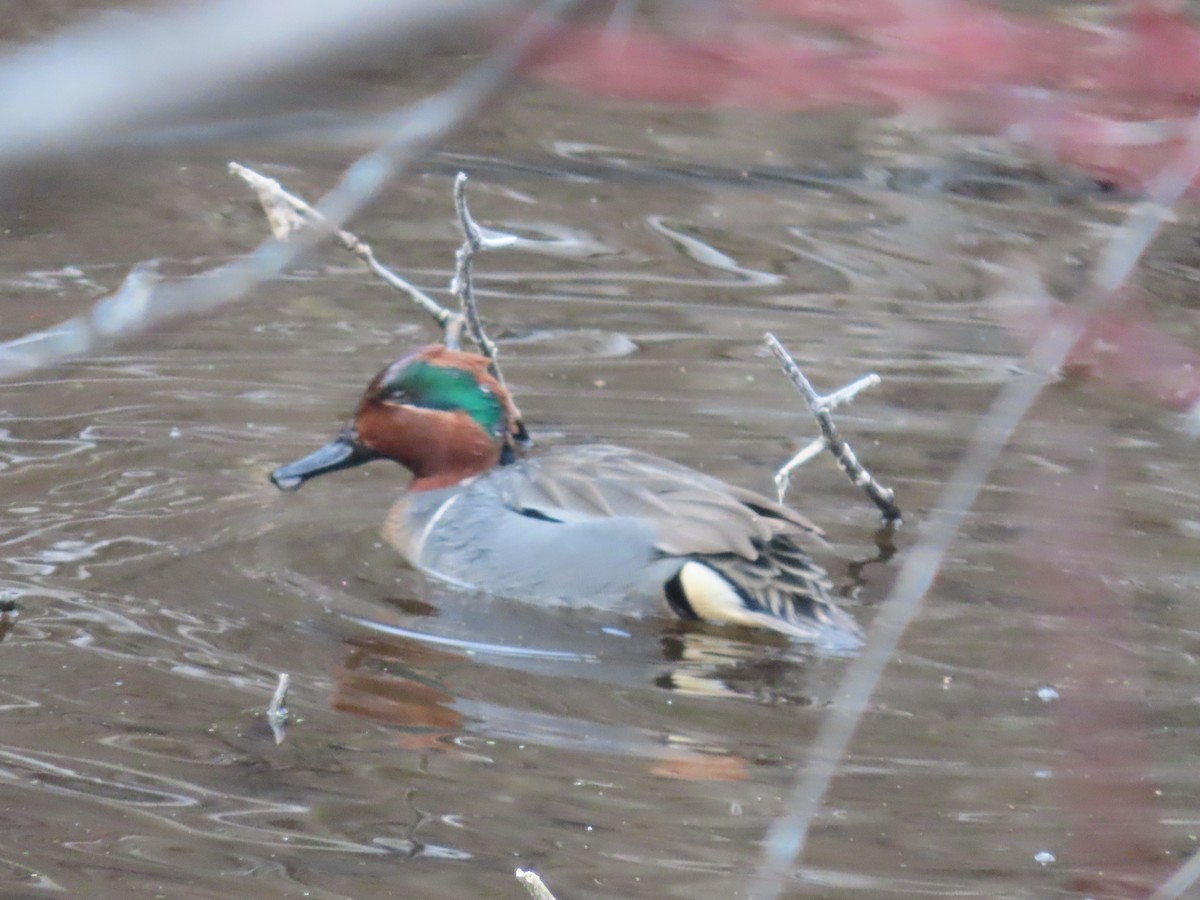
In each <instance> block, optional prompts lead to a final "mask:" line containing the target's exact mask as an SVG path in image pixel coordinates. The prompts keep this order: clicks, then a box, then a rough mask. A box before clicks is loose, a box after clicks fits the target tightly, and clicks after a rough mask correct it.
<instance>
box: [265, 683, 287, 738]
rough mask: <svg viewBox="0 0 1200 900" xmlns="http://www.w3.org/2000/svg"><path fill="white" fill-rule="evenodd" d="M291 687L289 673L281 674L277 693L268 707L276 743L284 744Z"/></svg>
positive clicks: (269, 720)
mask: <svg viewBox="0 0 1200 900" xmlns="http://www.w3.org/2000/svg"><path fill="white" fill-rule="evenodd" d="M290 686H291V678H290V677H289V676H288V673H287V672H280V673H279V684H277V685H275V693H274V695H273V696H272V697H271V702H270V704H269V705H268V706H267V724H268V725H270V726H271V733H272V734H274V735H275V743H276V744H282V743H283V738H284V732H285V729H286V727H287V723H288V708H287V696H288V688H289V687H290Z"/></svg>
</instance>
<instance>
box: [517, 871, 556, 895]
mask: <svg viewBox="0 0 1200 900" xmlns="http://www.w3.org/2000/svg"><path fill="white" fill-rule="evenodd" d="M516 874H517V881H519V882H521V884H523V885H524V886H525V890H527V891H528V892H529V896H530V897H532V898H533V900H554V895H553V894H552V893H550V888H548V887H546V885H545V883H544V882H543V881H542V879H541V878H540V877H539V876H538V873H537V872H531V871H530V870H529V869H517V873H516Z"/></svg>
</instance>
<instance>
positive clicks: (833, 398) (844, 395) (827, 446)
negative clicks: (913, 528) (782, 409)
mask: <svg viewBox="0 0 1200 900" xmlns="http://www.w3.org/2000/svg"><path fill="white" fill-rule="evenodd" d="M763 340H764V341H766V343H767V346H768V347H770V348H771V352H772V353H774V354H775V358H776V359H777V360H779V364H780V365H781V366H783V372H784V374H785V375H787V377H788V379H789V380H790V381H791V382H792V384H793V385H795V387H796V390H798V391H799V392H800V396H802V397H803V398H804V402H805V403H807V404H808V409H809V411H810V412H811V413H812V414H813V418H814V419H816V420H817V425H818V426H820V429H821V437H820V438H819V439H817V440H816V441H813V442H812V443H811V444H809V445H808V446H807V447H805V448H804V449H803V450H801V451H800V452H799V453H797V454H796V455H795V456H793V457H792V458H791V459H790V460H788V461H787V462H786V463H784V465H783V467H782V468H780V470H779V471H778V472H776V473H775V487H776V488H777V489H778V490H779V500H780V502H783V495H784V494H785V493H786V492H787V489H788V485H789V484H790V482H791V477H792V472H794V471H795V470H796V469H797V468H798V467H800V466H802V465H803V464H804V463H806V462H808V461H809V460H810V459H812V458H813V457H814V456H816V455H817V454H818V453H820V452H821V451H822V450H828V451H829V452H830V453H831V454H833V458H834V459H835V460H837V464H838V467H839V468H840V469H841V470H842V471H843V472H845V473H846V477H848V478H849V479H850V481H851V482H853V483H854V485H855V486H856V487H860V488H862V489H863V490H864V491H865V492H866V494H867V496H868V497H870V498H871V502H872V503H874V504H875V505H876V506H877V507H879V511H880V512H882V513H883V518H884V521H885V522H899V521H900V507H899V506H897V505H896V492H895V491H893V490H891V489H890V488H885V487H884V486H883V485H882V484H880V483H879V482H878V481H877V480H876V478H875V476H874V475H872V474H871V473H870V472H868V471H867V469H866V467H865V466H863V464H862V463H860V462H859V461H858V457H857V456H855V455H854V451H853V450H852V449H850V445H849V444H848V443H846V441H845V440H843V439H842V437H841V435H839V434H838V430H837V425H836V424H834V421H833V414H832V411H833V410H834V409H835V408H837V407H838V406H841V405H842V404H843V403H849V402H850V401H851V400H853V399H854V398H855V397H856V396H857V395H858V394H859V393H860V392H861V391H863V390H865V389H867V388H869V387H874V386H875V385H877V384H880V383H881V382H882V380H883V379H881V378H880V377H879V376H878V375H876V374H874V373H871V374H870V375H864V376H863V377H862V378H860V379H858V380H857V381H855V382H853V383H851V384H848V385H846V386H845V387H844V388H841V389H839V390H836V391H834V392H833V393H832V394H830V395H828V396H827V397H822V396H821V395H820V394H818V393H817V391H816V389H815V388H814V387H813V386H812V383H811V382H810V381H809V380H808V379H807V378H806V377H805V376H804V373H803V372H802V371H800V367H799V366H798V365H796V360H795V359H793V358H792V355H791V354H790V353H788V352H787V349H786V348H785V347H784V346H783V344H781V343H780V342H779V339H778V338H777V337H775V335H773V334H771V332H769V331H768V332H767V333H766V334H765V335H763Z"/></svg>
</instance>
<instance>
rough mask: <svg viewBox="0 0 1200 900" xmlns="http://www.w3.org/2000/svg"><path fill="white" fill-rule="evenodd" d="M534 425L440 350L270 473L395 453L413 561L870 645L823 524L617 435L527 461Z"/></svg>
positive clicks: (291, 476)
mask: <svg viewBox="0 0 1200 900" xmlns="http://www.w3.org/2000/svg"><path fill="white" fill-rule="evenodd" d="M519 428H520V425H519V421H518V419H517V416H516V409H515V407H514V406H513V403H512V400H511V398H510V397H509V395H508V393H507V391H506V390H505V389H504V387H503V386H502V385H501V384H500V383H499V382H497V381H496V379H494V378H493V377H492V376H491V375H489V374H488V372H487V360H486V359H484V358H483V357H482V356H478V355H475V354H470V353H461V352H457V351H451V350H447V349H445V348H443V347H440V346H434V347H427V348H425V349H423V350H421V351H419V352H417V353H414V354H413V355H411V356H408V357H406V358H404V359H401V360H399V361H397V362H394V363H392V364H391V365H389V366H388V367H387V368H385V369H384V370H383V371H382V372H380V373H379V374H378V375H376V376H375V378H374V379H373V380H372V381H371V383H370V384H369V385H368V386H367V389H366V392H365V394H364V395H363V398H362V400H361V402H360V403H359V406H358V411H357V412H356V413H355V417H354V421H353V422H352V423H351V424H350V425H349V426H348V427H347V428H346V429H345V430H344V431H343V432H342V433H341V434H340V435H339V436H338V437H337V438H335V439H334V441H333V442H332V443H330V444H328V445H327V446H325V447H324V448H322V449H320V450H318V451H316V452H315V453H313V454H311V455H309V456H307V457H305V458H304V459H301V460H298V461H297V462H294V463H290V464H289V465H285V466H281V467H279V468H278V469H276V470H275V471H274V472H273V473H272V474H271V480H272V481H273V482H274V483H275V484H276V485H277V486H278V487H280V488H283V489H285V490H286V489H294V488H296V487H299V486H300V484H301V483H302V482H304V481H305V480H307V479H309V478H312V477H314V476H316V475H320V474H322V473H325V472H332V471H335V470H337V469H344V468H348V467H350V466H356V465H359V464H360V463H364V462H368V461H370V460H372V459H380V458H388V459H393V460H395V461H396V462H399V463H401V464H402V465H404V466H405V467H406V468H408V469H409V470H410V471H411V472H412V473H413V476H414V477H413V480H412V483H411V484H410V485H409V489H408V492H407V493H406V494H405V495H404V497H402V498H401V500H400V501H399V503H397V504H396V506H395V507H394V508H393V510H392V512H391V514H390V515H389V516H388V521H387V525H386V526H385V529H384V533H385V535H386V536H387V538H388V539H389V540H390V541H391V542H392V543H393V544H394V545H395V546H396V548H397V549H399V551H400V552H401V553H403V554H404V556H405V557H407V558H408V560H409V561H410V562H412V564H413V565H414V566H416V567H417V568H419V569H422V570H424V571H426V572H429V573H431V574H433V575H436V576H438V577H441V578H444V579H446V580H449V581H452V582H455V583H457V584H460V585H463V586H466V587H471V588H475V589H478V590H482V591H486V592H488V593H491V594H495V595H497V596H504V597H513V598H517V599H522V600H531V601H537V602H543V603H556V604H570V605H587V606H600V607H607V608H612V609H618V610H621V611H623V612H636V611H644V610H645V609H647V608H648V607H649V608H652V607H653V606H665V607H669V608H670V609H671V610H673V611H674V612H675V613H676V614H677V615H679V616H680V617H681V618H684V619H704V620H706V621H709V622H715V623H722V624H738V625H751V626H757V627H763V628H771V629H774V630H775V631H780V632H783V633H784V634H787V635H789V636H791V637H795V638H800V639H804V640H821V641H822V642H827V643H831V644H835V645H840V646H847V645H857V644H858V643H859V642H860V639H861V632H860V630H859V628H858V626H857V625H856V624H855V622H854V621H853V619H851V618H850V617H849V616H848V615H847V614H846V613H844V612H843V611H842V610H841V609H839V608H838V607H837V606H836V605H834V603H833V601H832V600H831V599H830V597H829V591H828V580H827V578H826V575H825V573H824V571H823V570H822V569H820V568H819V567H818V566H816V565H815V564H814V563H813V562H812V561H811V560H810V559H809V557H808V554H807V553H806V552H805V551H804V550H803V549H802V548H801V547H800V545H799V543H798V541H799V540H800V539H801V538H802V537H813V536H816V535H819V534H820V530H819V529H818V528H817V527H816V526H815V525H813V524H812V523H811V522H809V521H808V520H807V519H805V518H804V517H803V516H801V515H799V514H797V513H795V512H792V511H791V510H789V509H787V508H786V507H784V506H781V505H779V504H778V503H775V502H774V501H772V500H769V499H768V498H766V497H764V496H762V495H760V494H756V493H754V492H753V491H748V490H745V489H743V488H738V487H733V486H732V485H728V484H725V483H724V482H722V481H718V480H717V479H715V478H711V477H709V476H707V475H704V474H702V473H700V472H697V471H695V470H693V469H689V468H686V467H684V466H681V465H678V464H677V463H673V462H669V461H668V460H665V459H661V458H659V457H655V456H651V455H649V454H646V453H640V452H638V451H635V450H628V449H625V448H621V447H612V446H605V445H588V446H579V447H567V448H562V449H559V450H554V451H551V452H549V453H546V454H542V455H538V456H534V457H531V458H529V459H524V460H517V459H516V456H515V452H514V442H515V439H516V436H517V431H518V429H519Z"/></svg>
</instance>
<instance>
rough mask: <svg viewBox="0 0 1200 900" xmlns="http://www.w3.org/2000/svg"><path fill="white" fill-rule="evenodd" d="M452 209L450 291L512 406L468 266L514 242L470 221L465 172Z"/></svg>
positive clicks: (517, 429)
mask: <svg viewBox="0 0 1200 900" xmlns="http://www.w3.org/2000/svg"><path fill="white" fill-rule="evenodd" d="M454 209H455V211H456V212H457V213H458V221H459V224H460V225H461V226H462V230H463V242H462V246H460V247H459V248H458V251H457V252H456V253H455V254H454V262H455V266H454V278H453V280H452V281H451V282H450V290H451V292H453V293H454V294H455V295H457V296H458V305H459V308H460V309H461V310H462V315H463V317H464V318H465V319H466V321H467V328H468V329H469V330H470V334H471V339H472V340H474V341H475V344H476V346H478V347H479V350H480V352H482V353H483V355H484V356H486V357H487V358H488V371H489V372H491V373H492V377H493V378H495V379H496V380H497V381H498V382H500V386H501V387H503V388H504V389H505V392H506V393H508V394H509V400H510V402H512V394H511V392H510V391H508V385H507V384H505V383H504V374H503V373H502V372H501V371H500V360H499V358H498V356H499V353H498V351H497V349H496V344H495V342H494V341H492V339H491V338H489V337H488V336H487V334H486V333H485V332H484V330H483V320H482V319H480V318H479V306H478V304H477V303H476V302H475V288H474V285H473V284H472V283H471V266H472V263H473V262H474V260H475V254H476V253H478V252H479V251H480V250H499V249H501V248H502V247H511V246H512V245H513V244H515V243H516V242H517V239H516V237H515V236H513V235H511V234H503V233H501V232H499V231H491V230H488V229H484V228H480V227H479V225H478V224H477V223H476V222H475V220H474V219H473V218H471V211H470V210H469V209H468V208H467V173H466V172H459V173H458V174H457V175H456V176H455V177H454ZM513 410H514V412H515V414H516V421H515V422H514V423H513V429H514V430H513V439H514V440H515V441H516V443H517V444H520V445H522V446H528V445H529V443H530V440H529V432H528V431H526V430H525V420H524V417H523V416H522V415H521V410H520V409H518V408H517V405H516V403H515V402H513Z"/></svg>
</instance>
